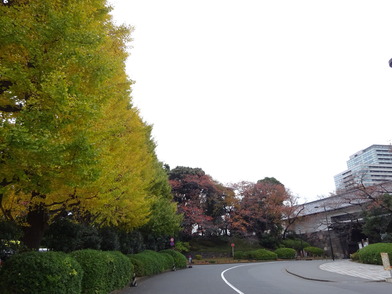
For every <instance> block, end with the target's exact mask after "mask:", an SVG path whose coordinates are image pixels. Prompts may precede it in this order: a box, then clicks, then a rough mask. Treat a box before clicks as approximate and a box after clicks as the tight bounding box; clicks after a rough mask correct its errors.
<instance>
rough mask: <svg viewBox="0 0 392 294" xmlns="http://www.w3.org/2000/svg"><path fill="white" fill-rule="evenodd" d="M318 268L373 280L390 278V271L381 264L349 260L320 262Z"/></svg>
mask: <svg viewBox="0 0 392 294" xmlns="http://www.w3.org/2000/svg"><path fill="white" fill-rule="evenodd" d="M319 268H320V269H322V270H324V271H329V272H334V273H338V274H342V275H348V276H353V277H359V278H363V279H367V280H373V281H385V280H386V279H388V278H391V273H390V271H386V270H384V267H383V266H381V265H372V264H362V263H358V262H353V261H351V260H336V261H332V262H327V263H323V264H321V265H320V266H319Z"/></svg>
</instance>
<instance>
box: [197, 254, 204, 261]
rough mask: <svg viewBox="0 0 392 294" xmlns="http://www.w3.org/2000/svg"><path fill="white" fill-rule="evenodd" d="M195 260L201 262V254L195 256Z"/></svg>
mask: <svg viewBox="0 0 392 294" xmlns="http://www.w3.org/2000/svg"><path fill="white" fill-rule="evenodd" d="M195 258H196V260H202V258H203V257H202V256H201V254H196V255H195Z"/></svg>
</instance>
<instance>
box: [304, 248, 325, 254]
mask: <svg viewBox="0 0 392 294" xmlns="http://www.w3.org/2000/svg"><path fill="white" fill-rule="evenodd" d="M304 251H306V252H307V253H308V254H309V255H310V256H323V255H324V250H323V249H321V248H318V247H313V246H308V247H305V248H304Z"/></svg>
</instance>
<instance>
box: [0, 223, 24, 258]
mask: <svg viewBox="0 0 392 294" xmlns="http://www.w3.org/2000/svg"><path fill="white" fill-rule="evenodd" d="M21 236H22V231H21V229H20V228H19V227H18V226H17V225H16V224H15V223H12V222H9V221H2V222H0V258H1V259H2V260H5V259H6V258H7V257H8V256H9V255H11V254H14V253H16V252H18V251H19V250H20V249H21V245H20V242H19V241H17V240H20V238H21Z"/></svg>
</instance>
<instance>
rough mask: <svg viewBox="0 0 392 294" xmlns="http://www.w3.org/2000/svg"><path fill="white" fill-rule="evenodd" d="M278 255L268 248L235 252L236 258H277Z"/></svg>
mask: <svg viewBox="0 0 392 294" xmlns="http://www.w3.org/2000/svg"><path fill="white" fill-rule="evenodd" d="M277 257H278V256H277V255H276V253H274V252H272V251H269V250H266V249H257V250H252V251H237V252H234V258H235V259H253V260H276V259H277Z"/></svg>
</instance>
